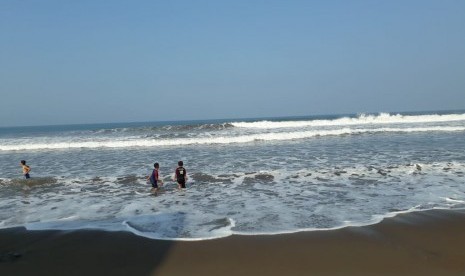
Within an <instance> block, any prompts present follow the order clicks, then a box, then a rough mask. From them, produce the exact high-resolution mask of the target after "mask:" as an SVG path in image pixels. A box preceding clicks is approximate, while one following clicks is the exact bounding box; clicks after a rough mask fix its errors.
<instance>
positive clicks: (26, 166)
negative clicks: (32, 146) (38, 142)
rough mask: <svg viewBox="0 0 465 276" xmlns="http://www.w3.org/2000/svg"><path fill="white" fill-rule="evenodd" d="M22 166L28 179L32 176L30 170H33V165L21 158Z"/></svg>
mask: <svg viewBox="0 0 465 276" xmlns="http://www.w3.org/2000/svg"><path fill="white" fill-rule="evenodd" d="M21 167H22V168H23V175H24V177H25V178H26V179H29V178H31V176H30V175H29V172H30V171H31V167H29V166H28V165H26V160H21Z"/></svg>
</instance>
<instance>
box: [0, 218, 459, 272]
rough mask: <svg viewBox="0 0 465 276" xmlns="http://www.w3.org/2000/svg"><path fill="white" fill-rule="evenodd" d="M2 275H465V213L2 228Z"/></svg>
mask: <svg viewBox="0 0 465 276" xmlns="http://www.w3.org/2000/svg"><path fill="white" fill-rule="evenodd" d="M0 275H465V211H463V210H455V211H450V210H448V211H446V210H432V211H424V212H415V213H409V214H401V215H398V216H396V217H393V218H388V219H385V220H384V221H382V222H381V223H379V224H375V225H371V226H363V227H348V228H343V229H339V230H333V231H315V232H305V233H296V234H282V235H270V236H231V237H227V238H222V239H216V240H209V241H199V242H176V241H162V240H150V239H146V238H143V237H138V236H135V235H133V234H131V233H126V232H104V231H93V230H80V231H27V230H25V229H24V228H14V229H4V230H1V231H0Z"/></svg>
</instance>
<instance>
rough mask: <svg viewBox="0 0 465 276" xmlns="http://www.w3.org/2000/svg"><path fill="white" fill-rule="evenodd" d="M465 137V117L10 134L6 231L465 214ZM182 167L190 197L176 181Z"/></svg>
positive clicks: (204, 231)
mask: <svg viewBox="0 0 465 276" xmlns="http://www.w3.org/2000/svg"><path fill="white" fill-rule="evenodd" d="M464 138H465V114H463V113H460V112H459V113H454V114H408V115H406V114H404V115H401V114H393V115H389V114H380V115H361V116H343V117H335V116H331V117H309V118H292V119H289V118H277V119H274V120H266V121H264V120H246V121H208V122H176V123H173V122H170V123H137V124H105V125H90V126H56V127H42V128H41V127H34V128H3V129H0V199H1V201H0V227H3V228H6V227H13V226H21V225H24V226H26V227H27V228H28V229H80V228H98V229H106V230H127V231H132V232H134V233H136V234H138V235H142V236H146V237H151V238H159V239H181V240H197V239H209V238H217V237H223V236H228V235H231V234H233V233H235V234H245V235H253V234H274V233H283V232H296V231H308V230H315V229H333V228H339V227H343V226H347V225H364V224H370V223H375V222H377V221H379V220H381V219H382V218H383V217H385V216H391V215H392V214H395V213H398V212H409V211H414V210H425V209H432V208H463V207H465V181H464V180H465V178H464V175H465V139H464ZM21 159H26V160H27V161H28V164H30V165H31V167H32V171H31V176H32V177H33V178H32V179H30V180H23V179H20V178H21V168H20V167H19V160H21ZM177 160H183V161H184V163H185V167H186V169H187V171H188V175H189V176H190V181H189V182H188V189H187V190H186V191H181V192H180V191H178V190H177V189H176V185H175V183H173V182H172V181H171V180H170V179H171V178H172V175H173V172H174V169H175V167H176V162H177ZM154 162H159V163H160V174H161V176H162V178H164V180H165V185H164V187H163V188H162V189H161V191H160V193H159V194H158V195H157V196H153V195H150V193H149V190H150V185H149V184H147V183H146V181H145V176H146V175H148V174H149V173H150V172H151V168H152V167H153V163H154Z"/></svg>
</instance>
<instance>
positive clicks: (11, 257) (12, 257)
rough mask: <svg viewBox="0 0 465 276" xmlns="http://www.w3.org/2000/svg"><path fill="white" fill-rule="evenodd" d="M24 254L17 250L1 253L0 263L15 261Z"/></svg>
mask: <svg viewBox="0 0 465 276" xmlns="http://www.w3.org/2000/svg"><path fill="white" fill-rule="evenodd" d="M21 256H22V254H21V253H17V252H8V253H5V254H0V263H1V262H14V261H16V260H17V259H18V258H20V257H21Z"/></svg>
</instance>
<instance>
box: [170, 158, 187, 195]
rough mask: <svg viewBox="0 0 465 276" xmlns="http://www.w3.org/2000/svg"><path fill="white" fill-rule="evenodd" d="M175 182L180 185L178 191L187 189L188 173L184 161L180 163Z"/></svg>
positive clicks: (175, 173) (175, 174)
mask: <svg viewBox="0 0 465 276" xmlns="http://www.w3.org/2000/svg"><path fill="white" fill-rule="evenodd" d="M173 180H174V181H176V182H177V183H178V189H185V188H186V182H187V171H186V169H185V168H184V163H183V162H182V161H179V162H178V167H177V168H176V171H175V172H174V177H173Z"/></svg>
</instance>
